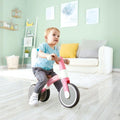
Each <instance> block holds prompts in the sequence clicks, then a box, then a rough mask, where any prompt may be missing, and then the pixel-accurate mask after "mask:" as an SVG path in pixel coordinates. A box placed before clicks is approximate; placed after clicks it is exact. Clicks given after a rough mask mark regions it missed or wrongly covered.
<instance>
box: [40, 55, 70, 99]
mask: <svg viewBox="0 0 120 120" xmlns="http://www.w3.org/2000/svg"><path fill="white" fill-rule="evenodd" d="M59 69H60V75H55V76H54V77H52V78H50V79H49V80H48V82H47V84H46V85H45V87H44V88H43V89H42V91H41V92H44V91H45V90H46V89H49V87H50V85H51V84H53V83H54V82H56V81H58V80H60V79H61V82H62V85H63V90H64V94H65V98H69V96H70V94H69V89H68V83H70V80H69V77H68V75H67V70H66V67H65V64H64V61H63V58H62V57H60V61H59Z"/></svg>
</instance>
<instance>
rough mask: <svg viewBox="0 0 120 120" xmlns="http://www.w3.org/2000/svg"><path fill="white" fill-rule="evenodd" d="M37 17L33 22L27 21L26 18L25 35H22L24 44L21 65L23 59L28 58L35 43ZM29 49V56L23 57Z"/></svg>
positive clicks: (23, 61)
mask: <svg viewBox="0 0 120 120" xmlns="http://www.w3.org/2000/svg"><path fill="white" fill-rule="evenodd" d="M37 21H38V20H37V18H36V19H35V22H34V24H30V23H28V19H27V20H26V27H25V35H24V42H23V43H24V44H23V57H22V67H24V63H25V59H30V58H31V56H30V54H31V50H32V48H35V45H36V32H37ZM26 50H28V51H29V56H28V57H25V51H26Z"/></svg>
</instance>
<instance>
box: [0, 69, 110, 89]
mask: <svg viewBox="0 0 120 120" xmlns="http://www.w3.org/2000/svg"><path fill="white" fill-rule="evenodd" d="M0 76H7V77H16V78H22V79H28V80H30V81H31V80H34V79H35V77H34V75H33V73H32V69H13V70H1V71H0ZM68 76H69V78H70V82H71V83H73V84H75V85H76V86H77V87H81V88H91V87H93V86H95V85H97V84H99V83H100V82H102V81H104V80H107V79H112V74H108V75H104V74H97V73H96V74H82V73H75V72H68Z"/></svg>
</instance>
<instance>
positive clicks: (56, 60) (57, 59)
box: [50, 54, 60, 64]
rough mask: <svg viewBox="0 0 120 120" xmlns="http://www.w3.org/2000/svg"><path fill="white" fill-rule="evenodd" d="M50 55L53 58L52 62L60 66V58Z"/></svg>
mask: <svg viewBox="0 0 120 120" xmlns="http://www.w3.org/2000/svg"><path fill="white" fill-rule="evenodd" d="M50 55H51V57H52V60H54V61H55V62H56V63H57V64H58V63H59V61H60V58H59V57H58V56H57V55H56V54H50Z"/></svg>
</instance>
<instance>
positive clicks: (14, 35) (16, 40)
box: [0, 0, 25, 65]
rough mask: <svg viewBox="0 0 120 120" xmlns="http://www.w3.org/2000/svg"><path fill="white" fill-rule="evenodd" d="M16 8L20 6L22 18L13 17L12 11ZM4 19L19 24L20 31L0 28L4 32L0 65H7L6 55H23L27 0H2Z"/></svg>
mask: <svg viewBox="0 0 120 120" xmlns="http://www.w3.org/2000/svg"><path fill="white" fill-rule="evenodd" d="M15 8H19V9H20V10H21V11H22V18H13V17H11V11H12V10H13V9H15ZM2 9H3V10H2V14H3V16H2V20H3V21H6V22H13V23H14V24H18V27H19V30H18V31H11V30H6V29H0V31H1V32H2V36H1V37H0V39H2V45H1V44H0V48H1V46H2V53H3V54H2V56H0V57H1V59H0V60H1V61H0V65H6V59H5V58H6V56H10V55H18V56H20V61H21V55H22V46H23V45H22V44H23V36H24V26H25V2H24V0H12V2H11V1H10V0H3V1H2Z"/></svg>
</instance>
